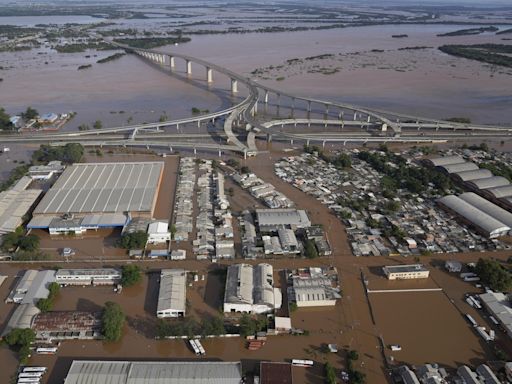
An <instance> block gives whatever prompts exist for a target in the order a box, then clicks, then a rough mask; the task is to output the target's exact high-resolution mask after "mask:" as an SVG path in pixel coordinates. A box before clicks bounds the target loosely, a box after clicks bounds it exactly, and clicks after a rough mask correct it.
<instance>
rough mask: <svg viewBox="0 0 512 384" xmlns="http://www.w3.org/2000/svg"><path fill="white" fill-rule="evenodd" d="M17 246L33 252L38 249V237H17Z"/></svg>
mask: <svg viewBox="0 0 512 384" xmlns="http://www.w3.org/2000/svg"><path fill="white" fill-rule="evenodd" d="M18 247H20V249H21V250H23V251H28V252H33V251H37V250H38V249H39V237H37V236H36V235H28V236H24V237H22V238H20V239H19V241H18Z"/></svg>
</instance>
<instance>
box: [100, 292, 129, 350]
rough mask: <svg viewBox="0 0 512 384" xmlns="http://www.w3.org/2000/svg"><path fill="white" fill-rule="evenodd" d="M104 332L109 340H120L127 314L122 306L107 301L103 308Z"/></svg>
mask: <svg viewBox="0 0 512 384" xmlns="http://www.w3.org/2000/svg"><path fill="white" fill-rule="evenodd" d="M101 321H102V333H103V337H104V338H105V340H107V341H118V340H119V339H120V338H121V336H122V334H123V326H124V321H125V316H124V313H123V310H122V308H121V306H120V305H119V304H117V303H114V302H112V301H107V302H106V303H105V307H104V309H103V315H102V318H101Z"/></svg>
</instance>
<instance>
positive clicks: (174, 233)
mask: <svg viewBox="0 0 512 384" xmlns="http://www.w3.org/2000/svg"><path fill="white" fill-rule="evenodd" d="M176 231H177V229H176V225H174V224H171V226H170V227H169V232H170V233H171V239H173V240H174V236H175V235H176Z"/></svg>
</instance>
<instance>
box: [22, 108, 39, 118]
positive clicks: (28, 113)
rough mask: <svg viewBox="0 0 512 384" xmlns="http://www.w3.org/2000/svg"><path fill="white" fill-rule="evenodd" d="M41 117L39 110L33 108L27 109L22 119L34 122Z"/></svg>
mask: <svg viewBox="0 0 512 384" xmlns="http://www.w3.org/2000/svg"><path fill="white" fill-rule="evenodd" d="M38 116H39V112H37V109H34V108H32V107H27V109H26V110H25V112H22V113H21V117H23V118H24V119H25V120H32V119H35V118H36V117H38Z"/></svg>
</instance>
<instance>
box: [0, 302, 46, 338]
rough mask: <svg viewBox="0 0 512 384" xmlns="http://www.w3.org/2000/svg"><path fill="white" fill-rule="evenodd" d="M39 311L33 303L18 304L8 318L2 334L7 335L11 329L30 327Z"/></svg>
mask: <svg viewBox="0 0 512 384" xmlns="http://www.w3.org/2000/svg"><path fill="white" fill-rule="evenodd" d="M40 312H41V311H40V310H39V309H38V308H37V307H36V306H35V305H34V304H20V305H18V306H17V307H16V309H15V310H14V312H13V313H12V315H11V317H10V318H9V321H8V322H7V325H6V326H5V328H4V330H3V332H2V336H5V335H7V334H8V333H9V332H11V331H12V330H13V329H26V328H32V323H33V322H34V319H35V317H36V316H37V315H38V314H39V313H40Z"/></svg>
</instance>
